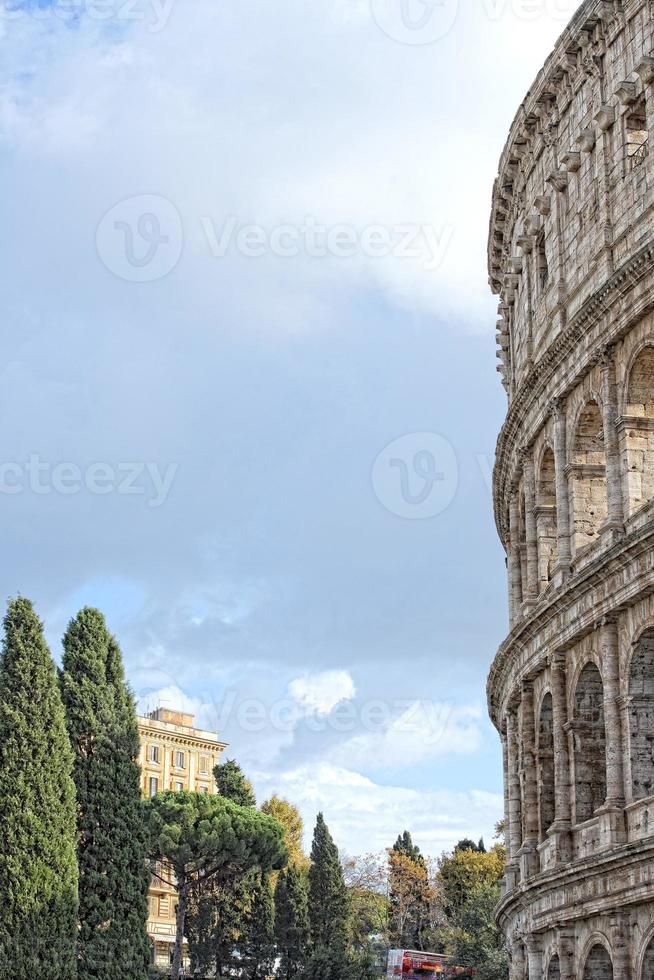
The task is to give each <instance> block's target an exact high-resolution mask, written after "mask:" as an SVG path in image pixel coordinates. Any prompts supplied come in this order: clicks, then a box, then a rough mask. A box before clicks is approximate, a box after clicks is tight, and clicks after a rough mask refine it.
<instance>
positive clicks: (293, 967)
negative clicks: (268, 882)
mask: <svg viewBox="0 0 654 980" xmlns="http://www.w3.org/2000/svg"><path fill="white" fill-rule="evenodd" d="M275 937H276V940H277V950H278V953H279V957H280V961H281V962H280V969H279V976H280V977H281V978H282V980H294V978H295V977H297V976H298V975H299V974H300V973H301V972H302V970H303V968H304V967H305V966H306V963H307V959H308V951H309V945H310V925H309V904H308V897H307V887H306V884H305V880H304V876H303V875H302V872H301V871H300V870H299V868H297V867H296V866H295V865H293V864H291V865H290V866H289V868H288V871H285V872H284V871H282V872H281V874H280V875H279V878H278V881H277V888H276V889H275Z"/></svg>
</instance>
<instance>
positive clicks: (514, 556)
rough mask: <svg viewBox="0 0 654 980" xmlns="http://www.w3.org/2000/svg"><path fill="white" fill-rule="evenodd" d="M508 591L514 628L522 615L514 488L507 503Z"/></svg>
mask: <svg viewBox="0 0 654 980" xmlns="http://www.w3.org/2000/svg"><path fill="white" fill-rule="evenodd" d="M508 562H509V589H510V594H511V601H510V621H511V626H515V624H516V623H517V622H518V620H519V619H520V617H521V615H522V562H521V557H520V507H519V502H518V489H517V487H515V488H514V489H513V491H512V493H511V501H510V503H509V552H508Z"/></svg>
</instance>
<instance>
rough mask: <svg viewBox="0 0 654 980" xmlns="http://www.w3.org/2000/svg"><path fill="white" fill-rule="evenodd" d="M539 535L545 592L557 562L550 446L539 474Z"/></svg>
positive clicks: (541, 582)
mask: <svg viewBox="0 0 654 980" xmlns="http://www.w3.org/2000/svg"><path fill="white" fill-rule="evenodd" d="M536 528H537V534H538V583H539V591H540V592H544V591H545V589H546V588H547V586H548V585H549V583H550V581H551V579H552V573H553V571H554V566H555V565H556V560H557V546H556V468H555V465H554V453H553V452H552V450H551V449H550V447H549V446H548V447H547V449H546V450H545V452H544V453H543V458H542V459H541V464H540V470H539V472H538V483H537V500H536Z"/></svg>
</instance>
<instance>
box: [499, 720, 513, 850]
mask: <svg viewBox="0 0 654 980" xmlns="http://www.w3.org/2000/svg"><path fill="white" fill-rule="evenodd" d="M500 737H501V739H502V773H503V776H504V783H503V785H504V839H505V841H506V863H507V864H511V841H510V839H509V826H510V813H509V745H508V738H507V735H506V732H502V733H501V736H500Z"/></svg>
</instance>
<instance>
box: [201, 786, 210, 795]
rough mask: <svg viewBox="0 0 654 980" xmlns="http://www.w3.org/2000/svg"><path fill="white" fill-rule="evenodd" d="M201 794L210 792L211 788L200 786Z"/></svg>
mask: <svg viewBox="0 0 654 980" xmlns="http://www.w3.org/2000/svg"><path fill="white" fill-rule="evenodd" d="M200 792H201V793H208V792H209V787H208V786H200Z"/></svg>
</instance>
